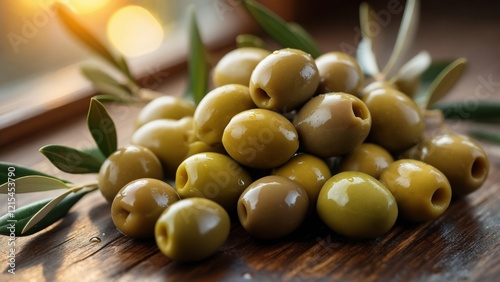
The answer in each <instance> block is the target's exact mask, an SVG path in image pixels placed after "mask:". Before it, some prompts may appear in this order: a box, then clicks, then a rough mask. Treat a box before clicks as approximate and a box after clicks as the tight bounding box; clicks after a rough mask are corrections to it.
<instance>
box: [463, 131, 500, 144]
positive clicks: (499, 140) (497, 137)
mask: <svg viewBox="0 0 500 282" xmlns="http://www.w3.org/2000/svg"><path fill="white" fill-rule="evenodd" d="M469 135H471V136H472V137H474V138H477V139H480V140H483V141H488V142H491V143H496V144H500V134H495V133H490V132H486V131H482V130H472V131H470V132H469Z"/></svg>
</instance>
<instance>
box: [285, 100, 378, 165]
mask: <svg viewBox="0 0 500 282" xmlns="http://www.w3.org/2000/svg"><path fill="white" fill-rule="evenodd" d="M371 122H372V120H371V115H370V112H369V111H368V108H367V107H366V105H365V104H364V103H363V102H362V101H361V100H360V99H359V98H357V97H356V96H354V95H351V94H347V93H341V92H336V93H327V94H322V95H319V96H316V97H314V98H312V99H311V100H309V101H308V102H307V103H306V104H305V105H304V106H303V107H302V108H301V109H300V110H299V112H298V113H297V115H296V116H295V118H294V120H293V124H294V125H295V128H297V132H298V133H299V137H300V142H301V146H302V147H303V149H304V151H305V152H307V153H310V154H314V155H316V156H319V157H322V158H328V157H333V156H339V155H342V154H345V153H347V152H349V151H351V150H352V149H353V148H355V147H356V146H359V145H360V144H361V143H363V141H364V140H365V139H366V137H367V136H368V133H369V132H370V127H371Z"/></svg>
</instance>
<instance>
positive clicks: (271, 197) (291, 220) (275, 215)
mask: <svg viewBox="0 0 500 282" xmlns="http://www.w3.org/2000/svg"><path fill="white" fill-rule="evenodd" d="M308 206H309V199H308V197H307V192H306V191H305V190H304V188H302V186H300V184H298V183H297V182H295V181H292V180H290V179H288V178H285V177H281V176H274V175H270V176H265V177H262V178H260V179H258V180H256V181H255V182H253V183H252V184H250V185H249V186H248V187H247V189H245V191H243V194H241V196H240V199H239V200H238V218H239V219H240V223H241V225H242V226H243V228H245V230H246V231H248V233H250V234H251V235H252V236H255V237H257V238H260V239H278V238H282V237H284V236H286V235H288V234H290V233H291V232H293V231H294V230H295V229H297V228H298V227H299V225H300V224H301V223H302V221H303V220H304V218H305V216H306V214H307V209H308Z"/></svg>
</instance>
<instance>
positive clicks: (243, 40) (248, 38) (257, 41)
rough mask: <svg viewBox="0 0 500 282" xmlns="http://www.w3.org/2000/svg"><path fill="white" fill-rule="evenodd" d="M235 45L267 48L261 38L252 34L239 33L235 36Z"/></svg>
mask: <svg viewBox="0 0 500 282" xmlns="http://www.w3.org/2000/svg"><path fill="white" fill-rule="evenodd" d="M236 46H237V47H238V48H242V47H255V48H261V49H267V46H266V43H265V42H264V40H262V38H260V37H258V36H256V35H252V34H240V35H238V36H236Z"/></svg>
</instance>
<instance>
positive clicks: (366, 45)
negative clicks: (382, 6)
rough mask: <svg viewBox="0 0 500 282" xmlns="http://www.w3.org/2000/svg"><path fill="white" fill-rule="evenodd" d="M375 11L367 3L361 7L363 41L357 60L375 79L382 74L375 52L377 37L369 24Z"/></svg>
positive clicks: (367, 73)
mask: <svg viewBox="0 0 500 282" xmlns="http://www.w3.org/2000/svg"><path fill="white" fill-rule="evenodd" d="M373 14H374V13H373V11H372V10H371V7H370V5H369V4H367V3H361V5H360V6H359V22H360V28H361V37H362V38H361V41H360V42H359V44H358V49H357V51H356V59H357V60H358V62H359V65H360V66H361V69H362V70H363V73H364V74H365V75H367V76H371V77H374V76H376V75H377V74H379V73H380V70H379V67H378V63H377V58H376V56H375V53H374V50H373V44H374V38H375V35H374V34H372V33H371V31H370V28H369V23H370V21H372V20H373V19H372V15H373Z"/></svg>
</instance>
